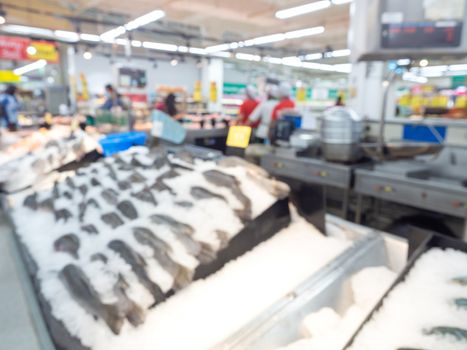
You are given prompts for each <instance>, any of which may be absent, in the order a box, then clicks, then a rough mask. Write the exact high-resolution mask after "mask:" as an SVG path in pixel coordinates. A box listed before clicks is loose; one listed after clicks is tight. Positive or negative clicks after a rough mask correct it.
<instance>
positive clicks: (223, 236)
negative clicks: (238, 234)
mask: <svg viewBox="0 0 467 350" xmlns="http://www.w3.org/2000/svg"><path fill="white" fill-rule="evenodd" d="M215 234H216V235H217V238H218V239H219V241H220V242H221V246H220V248H221V249H224V248H226V247H227V246H228V244H229V234H228V233H227V232H225V231H223V230H216V231H215Z"/></svg>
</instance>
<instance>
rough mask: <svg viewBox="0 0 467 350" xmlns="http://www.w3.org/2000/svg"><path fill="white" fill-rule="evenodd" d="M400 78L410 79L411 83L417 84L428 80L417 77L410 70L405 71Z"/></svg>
mask: <svg viewBox="0 0 467 350" xmlns="http://www.w3.org/2000/svg"><path fill="white" fill-rule="evenodd" d="M402 80H405V81H410V82H412V83H419V84H425V83H427V82H428V79H427V78H426V77H419V76H417V75H415V74H413V73H410V72H405V73H404V74H403V75H402Z"/></svg>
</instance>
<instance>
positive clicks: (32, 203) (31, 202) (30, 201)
mask: <svg viewBox="0 0 467 350" xmlns="http://www.w3.org/2000/svg"><path fill="white" fill-rule="evenodd" d="M23 206H25V207H26V208H29V209H31V210H36V209H37V207H38V203H37V192H34V193H32V194H30V195H28V196H27V197H26V198H25V199H24V201H23Z"/></svg>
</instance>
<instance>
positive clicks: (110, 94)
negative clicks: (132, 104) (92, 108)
mask: <svg viewBox="0 0 467 350" xmlns="http://www.w3.org/2000/svg"><path fill="white" fill-rule="evenodd" d="M105 97H106V100H105V102H104V104H103V105H102V106H101V109H103V110H106V111H110V110H111V109H112V108H114V107H121V108H125V105H124V103H123V101H122V98H121V96H120V94H119V93H118V92H117V91H116V90H115V89H114V87H113V86H112V85H110V84H107V85H106V86H105Z"/></svg>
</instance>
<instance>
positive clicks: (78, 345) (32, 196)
mask: <svg viewBox="0 0 467 350" xmlns="http://www.w3.org/2000/svg"><path fill="white" fill-rule="evenodd" d="M50 185H51V186H50V187H49V188H45V189H44V187H36V188H32V189H30V190H28V191H23V192H20V193H17V194H14V195H10V196H9V197H8V198H7V204H8V207H9V208H10V216H11V219H12V222H13V224H14V228H15V231H16V234H17V238H18V244H19V247H21V248H20V249H21V251H22V253H23V255H24V260H25V261H26V262H27V264H26V265H27V267H28V270H29V272H30V273H31V276H32V280H33V285H34V287H35V293H36V294H37V296H38V300H39V304H40V306H41V310H42V314H43V317H44V319H45V321H46V325H47V328H48V331H49V332H50V335H51V337H52V339H53V342H54V345H55V347H56V348H58V349H108V348H109V345H108V344H114V346H111V348H112V349H130V348H133V346H131V345H129V344H133V343H134V342H141V343H144V344H146V345H144V344H142V345H141V347H139V348H141V349H144V348H145V347H146V348H149V347H150V346H152V345H151V344H154V342H156V340H157V339H155V338H154V332H155V331H156V330H157V332H159V330H162V329H163V328H162V325H164V324H169V323H170V322H169V318H168V317H169V316H168V315H167V312H164V309H165V308H168V307H170V305H172V304H175V305H176V306H173V307H176V310H178V311H179V313H178V314H179V315H180V311H183V310H184V309H183V308H182V309H180V305H178V304H179V303H182V304H184V303H186V301H185V298H184V297H182V296H180V297H179V295H183V294H186V293H189V292H188V289H189V288H190V287H192V286H195V284H196V283H197V282H194V283H192V282H193V281H196V280H199V281H200V283H202V281H205V280H206V279H205V278H206V277H207V276H210V275H212V274H214V273H215V272H216V271H218V270H219V269H221V268H222V267H223V266H224V265H225V264H226V263H227V262H229V261H232V260H235V259H236V258H237V257H239V256H241V255H242V254H244V253H245V252H247V251H248V250H250V249H252V248H253V247H254V246H256V245H258V244H260V243H261V242H262V241H264V240H267V239H268V238H270V237H272V236H273V235H274V234H276V233H277V232H278V231H280V230H281V228H283V227H285V226H287V225H288V224H289V222H290V215H289V208H288V202H287V200H286V197H287V196H288V191H289V189H288V186H287V185H285V184H283V183H280V182H277V181H275V180H273V179H271V178H269V176H268V175H267V173H265V172H264V170H262V169H261V168H257V167H255V166H252V165H250V164H249V163H246V162H245V161H243V160H241V159H237V158H221V159H219V160H218V161H216V162H214V161H205V160H201V159H198V158H196V157H194V156H193V155H192V154H191V153H189V152H179V153H176V154H168V153H166V152H164V151H156V152H153V153H149V151H148V150H147V149H145V148H138V149H133V150H132V151H129V152H127V153H123V154H120V155H118V156H114V157H109V158H105V159H103V160H100V161H98V162H96V163H93V164H91V165H89V166H87V167H85V168H81V169H79V170H77V171H76V172H75V173H74V174H73V175H72V176H68V177H66V178H65V179H63V180H62V181H55V182H54V183H53V184H50ZM26 217H27V218H28V219H27V220H25V218H26ZM97 276H98V278H96V277H97ZM208 279H209V278H208ZM190 284H191V285H190ZM188 285H190V286H189V287H187V286H188ZM193 288H196V287H193ZM195 294H196V293H195ZM190 299H191V298H188V300H190ZM177 300H182V301H178V302H177ZM193 304H194V305H199V304H198V303H193ZM177 305H178V306H177ZM170 314H171V315H177V313H174V312H170ZM189 314H192V313H189ZM161 315H163V316H161ZM192 316H196V314H192ZM171 317H173V316H171ZM161 322H162V323H161ZM160 323H161V324H160ZM179 331H180V329H179V328H177V327H175V328H173V329H172V332H171V333H170V334H172V337H171V338H170V339H171V340H172V341H174V340H176V338H177V337H176V336H175V333H176V332H179ZM158 334H159V333H158ZM164 334H168V333H167V332H162V331H161V333H160V336H161V337H162V336H163V335H164ZM153 338H154V339H153ZM162 338H163V337H162ZM149 339H151V341H149ZM143 340H144V341H143ZM160 341H161V342H166V341H168V340H167V339H165V340H162V339H160ZM166 345H167V343H166ZM162 348H170V346H169V347H167V346H162Z"/></svg>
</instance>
